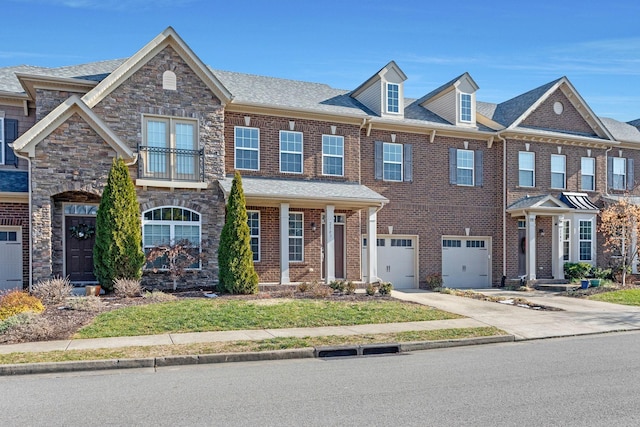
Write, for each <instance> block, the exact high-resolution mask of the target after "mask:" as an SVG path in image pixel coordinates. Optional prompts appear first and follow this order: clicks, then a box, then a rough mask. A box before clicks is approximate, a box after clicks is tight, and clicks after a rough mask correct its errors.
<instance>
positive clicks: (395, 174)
mask: <svg viewBox="0 0 640 427" xmlns="http://www.w3.org/2000/svg"><path fill="white" fill-rule="evenodd" d="M382 163H383V179H384V180H385V181H402V144H392V143H388V142H385V143H384V144H383V145H382Z"/></svg>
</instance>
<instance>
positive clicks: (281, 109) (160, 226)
mask: <svg viewBox="0 0 640 427" xmlns="http://www.w3.org/2000/svg"><path fill="white" fill-rule="evenodd" d="M407 80H408V79H407V76H406V75H405V74H404V72H403V71H402V70H401V69H400V68H399V67H398V65H397V64H396V63H395V62H393V61H391V62H389V63H388V64H387V65H385V66H384V67H383V68H382V69H380V70H379V71H378V72H377V73H375V74H374V75H373V76H371V77H370V78H369V79H367V80H366V81H364V83H362V84H361V85H360V86H359V87H357V88H355V89H353V90H338V89H334V88H331V87H329V86H327V85H324V84H316V83H307V82H300V81H293V80H285V79H277V78H271V77H261V76H255V75H248V74H241V73H235V72H228V71H218V70H216V69H210V68H208V67H207V66H205V65H204V64H203V63H202V62H201V61H200V59H199V58H198V57H197V56H196V55H195V54H194V53H193V52H192V51H191V49H190V48H189V47H188V46H187V45H186V43H185V42H184V41H183V40H182V39H181V38H180V37H179V36H178V35H177V34H176V33H175V31H174V30H173V29H171V28H168V29H167V30H165V31H164V32H162V33H161V34H160V35H158V36H157V37H156V38H155V39H153V40H152V41H151V42H150V43H149V44H148V45H146V46H145V47H143V48H142V49H141V50H140V51H138V52H137V53H135V54H134V55H133V56H132V57H130V58H128V59H123V60H113V61H104V62H98V63H92V64H84V65H78V66H71V67H62V68H54V69H49V68H41V67H29V66H20V67H8V68H3V69H0V129H2V132H1V136H0V146H1V147H2V157H0V160H1V161H0V288H8V287H13V286H16V285H20V284H22V285H23V286H27V285H29V284H33V283H36V282H37V281H39V280H43V279H47V278H50V277H52V276H69V278H70V279H71V280H72V281H73V282H74V283H79V284H82V283H85V284H86V283H94V282H95V280H96V279H95V276H94V275H93V265H92V264H93V261H92V246H93V240H92V237H91V236H89V238H78V237H79V236H78V234H77V233H75V232H74V231H73V230H77V229H78V227H81V228H83V229H85V228H88V229H90V228H91V227H93V226H94V225H95V214H96V210H97V207H98V205H99V202H100V197H101V194H102V191H103V189H104V185H105V182H106V176H107V174H108V172H109V168H110V166H111V162H112V159H113V158H114V157H116V156H119V157H122V158H124V159H125V162H127V164H129V165H130V166H129V170H130V173H131V176H132V179H133V181H134V183H135V185H136V189H137V195H138V200H139V202H140V215H141V220H142V230H141V233H142V236H143V245H144V249H145V250H148V249H150V248H151V247H153V246H154V245H157V244H160V243H166V242H172V241H173V242H175V241H177V240H180V239H189V240H191V241H193V242H195V243H202V251H203V257H202V260H201V262H200V265H199V266H198V268H194V269H192V270H191V271H190V274H189V275H188V276H187V277H186V278H185V281H188V282H189V283H191V284H193V285H200V286H204V285H212V284H214V283H216V282H217V277H218V267H217V248H218V243H219V234H220V230H221V228H222V225H223V223H224V203H225V197H226V196H227V195H228V193H229V191H230V188H231V180H232V176H233V173H234V171H236V170H238V171H240V172H241V174H242V177H243V187H244V192H245V197H246V201H247V210H248V218H249V221H248V222H249V227H250V232H251V245H252V249H253V251H254V265H255V267H256V271H257V272H258V274H259V277H260V282H261V283H283V284H288V283H297V282H302V281H313V280H319V281H320V280H321V281H326V282H328V281H331V280H334V279H347V280H353V281H362V282H368V281H375V280H387V281H391V282H392V283H393V284H394V286H395V287H396V288H412V287H418V286H419V284H420V282H424V280H425V278H426V276H427V275H428V274H442V276H443V279H444V284H445V285H446V286H453V287H489V286H492V285H499V284H500V283H501V282H503V280H505V279H517V278H518V277H524V278H525V279H527V280H537V279H551V278H555V279H561V278H563V277H564V276H563V269H562V266H563V264H564V263H565V262H567V261H570V262H577V261H585V262H589V263H592V264H594V265H595V264H601V265H605V264H606V263H607V260H606V257H605V254H604V253H603V251H602V249H601V245H599V244H598V235H597V213H598V209H599V208H598V206H601V205H602V200H603V197H604V196H606V197H607V198H609V199H610V198H611V197H614V198H615V197H616V196H619V195H622V194H625V193H626V192H628V191H629V190H631V189H633V187H634V185H635V178H634V177H635V174H634V171H635V165H636V164H637V161H636V157H638V153H640V151H638V148H640V131H638V128H637V127H636V125H638V124H639V123H636V122H631V123H621V122H618V121H615V120H612V119H606V118H599V117H597V116H596V115H595V114H594V113H593V112H592V111H591V109H590V108H589V106H588V105H587V104H586V102H585V101H584V100H583V99H582V97H581V96H580V95H579V93H578V92H577V91H576V90H575V88H574V87H573V86H572V85H571V83H570V82H569V80H568V79H567V78H566V77H562V78H560V79H558V80H555V81H553V82H550V83H548V84H546V85H543V86H541V87H539V88H536V89H533V90H531V91H529V92H527V93H525V94H522V95H520V96H518V97H515V98H513V99H511V100H507V101H505V102H503V103H500V104H489V103H484V102H480V101H478V100H477V93H478V91H479V87H478V85H477V83H476V82H475V81H474V80H473V78H472V77H471V76H470V75H469V74H468V73H464V74H462V75H460V76H458V77H456V78H454V79H453V80H451V81H450V82H447V83H445V84H444V85H442V86H441V87H439V88H437V89H435V90H433V91H432V92H430V93H428V94H426V95H425V96H423V97H421V98H420V99H408V98H405V97H404V92H405V90H404V84H405V83H406V82H407ZM14 153H15V155H14ZM144 281H145V284H147V285H151V286H153V285H158V286H163V283H165V282H166V283H165V284H164V286H167V284H168V280H167V279H166V277H165V274H163V273H162V272H160V273H151V272H150V271H147V272H146V273H145V276H144Z"/></svg>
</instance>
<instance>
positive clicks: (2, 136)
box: [0, 116, 5, 165]
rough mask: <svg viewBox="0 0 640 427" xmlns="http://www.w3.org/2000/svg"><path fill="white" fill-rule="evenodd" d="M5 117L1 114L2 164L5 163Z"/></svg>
mask: <svg viewBox="0 0 640 427" xmlns="http://www.w3.org/2000/svg"><path fill="white" fill-rule="evenodd" d="M4 152H5V148H4V117H3V116H0V165H4V162H5V159H4Z"/></svg>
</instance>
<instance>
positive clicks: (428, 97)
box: [416, 73, 466, 104]
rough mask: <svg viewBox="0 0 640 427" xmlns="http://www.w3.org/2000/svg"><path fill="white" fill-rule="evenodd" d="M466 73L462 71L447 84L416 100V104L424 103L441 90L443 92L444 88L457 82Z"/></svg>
mask: <svg viewBox="0 0 640 427" xmlns="http://www.w3.org/2000/svg"><path fill="white" fill-rule="evenodd" d="M465 74H466V73H462V74H460V75H459V76H458V77H456V78H454V79H451V80H449V81H448V82H446V83H445V84H443V85H442V86H440V87H438V88H436V89H434V90H432V91H431V92H429V93H428V94H426V95H425V96H423V97H422V98H420V99H418V100H417V101H416V104H422V103H423V102H425V101H427V100H428V99H430V98H432V97H434V96H436V95H437V94H439V93H440V92H442V91H443V90H445V89H447V88H448V87H449V86H451V85H452V84H454V83H455V82H457V81H458V80H460V79H461V78H462V76H464V75H465Z"/></svg>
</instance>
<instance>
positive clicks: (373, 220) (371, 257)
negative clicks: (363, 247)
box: [367, 208, 378, 283]
mask: <svg viewBox="0 0 640 427" xmlns="http://www.w3.org/2000/svg"><path fill="white" fill-rule="evenodd" d="M377 212H378V209H377V208H369V221H368V222H367V276H368V278H369V283H374V282H377V281H378V238H377V222H378V213H377Z"/></svg>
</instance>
